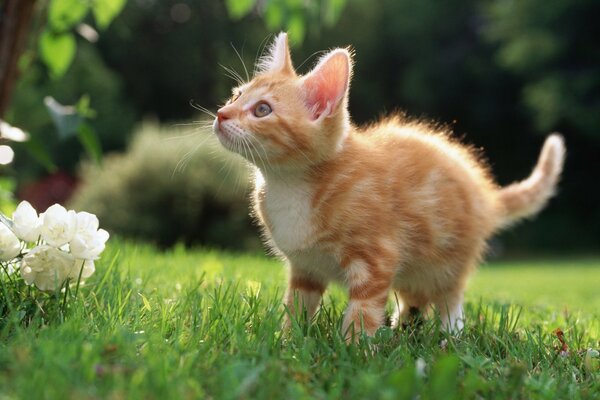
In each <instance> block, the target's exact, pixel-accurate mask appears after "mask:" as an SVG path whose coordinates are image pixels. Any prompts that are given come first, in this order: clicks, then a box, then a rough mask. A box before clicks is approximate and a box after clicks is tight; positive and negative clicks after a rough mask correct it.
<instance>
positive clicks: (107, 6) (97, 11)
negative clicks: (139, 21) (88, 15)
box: [92, 0, 126, 29]
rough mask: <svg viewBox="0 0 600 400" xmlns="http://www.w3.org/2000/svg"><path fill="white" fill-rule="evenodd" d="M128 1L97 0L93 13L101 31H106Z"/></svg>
mask: <svg viewBox="0 0 600 400" xmlns="http://www.w3.org/2000/svg"><path fill="white" fill-rule="evenodd" d="M125 2H126V0H95V1H94V3H93V5H92V12H93V13H94V18H95V19H96V25H98V28H100V29H106V28H108V26H109V25H110V23H111V22H112V21H113V19H115V18H116V16H117V15H119V13H120V12H121V10H123V7H125Z"/></svg>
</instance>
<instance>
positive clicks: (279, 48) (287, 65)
mask: <svg viewBox="0 0 600 400" xmlns="http://www.w3.org/2000/svg"><path fill="white" fill-rule="evenodd" d="M258 69H259V71H260V72H282V73H284V74H291V75H296V71H295V70H294V66H293V65H292V57H291V55H290V47H289V45H288V38H287V33H285V32H281V33H280V34H279V35H277V37H276V38H275V40H274V41H273V44H271V47H270V48H269V51H268V53H267V55H266V56H264V57H262V58H261V60H260V62H259V64H258Z"/></svg>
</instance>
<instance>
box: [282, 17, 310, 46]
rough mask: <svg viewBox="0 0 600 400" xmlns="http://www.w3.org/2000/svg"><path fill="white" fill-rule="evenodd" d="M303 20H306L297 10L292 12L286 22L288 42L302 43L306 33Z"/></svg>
mask: <svg viewBox="0 0 600 400" xmlns="http://www.w3.org/2000/svg"><path fill="white" fill-rule="evenodd" d="M305 22H306V21H305V20H304V16H303V15H302V13H299V12H297V13H294V14H292V16H291V17H290V19H289V20H288V21H287V24H286V30H287V33H288V37H289V38H290V42H292V43H302V41H303V40H304V35H305V33H306V30H305Z"/></svg>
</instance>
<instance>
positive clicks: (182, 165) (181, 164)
mask: <svg viewBox="0 0 600 400" xmlns="http://www.w3.org/2000/svg"><path fill="white" fill-rule="evenodd" d="M211 137H212V136H211V135H206V137H204V139H202V140H201V141H200V142H199V143H198V144H197V145H196V146H194V148H193V149H192V150H189V151H188V152H187V153H185V154H184V155H183V157H182V158H181V160H179V162H177V165H175V168H174V169H173V173H172V175H171V178H172V177H174V176H175V174H176V173H181V172H183V170H184V169H185V167H186V166H187V164H189V162H190V161H191V160H192V158H193V156H194V154H195V153H196V151H198V149H199V148H200V147H202V146H203V145H204V144H205V143H206V142H207V141H208V140H209V139H210V138H211Z"/></svg>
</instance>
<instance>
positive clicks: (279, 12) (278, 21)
mask: <svg viewBox="0 0 600 400" xmlns="http://www.w3.org/2000/svg"><path fill="white" fill-rule="evenodd" d="M284 11H285V10H284V8H283V6H282V5H281V4H280V3H278V2H274V3H271V4H269V6H268V7H267V8H266V10H265V16H264V18H265V24H266V25H267V28H268V29H269V30H272V31H274V30H276V29H281V27H282V26H283V17H284Z"/></svg>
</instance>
